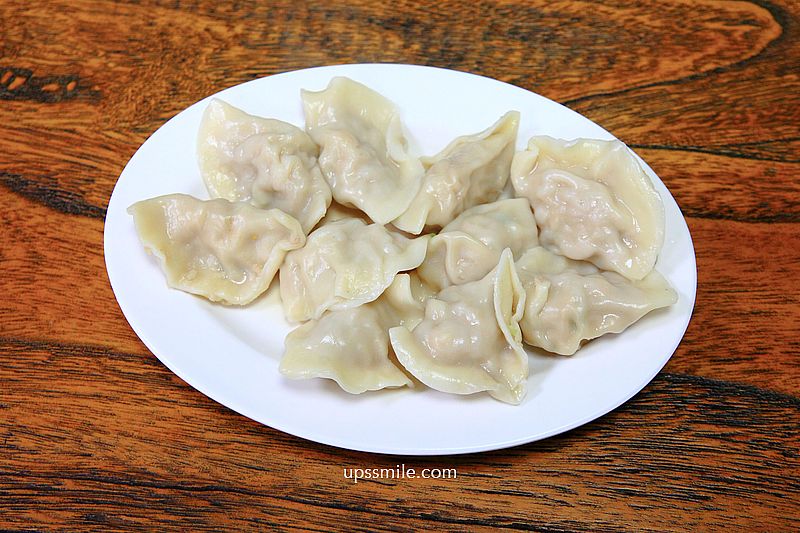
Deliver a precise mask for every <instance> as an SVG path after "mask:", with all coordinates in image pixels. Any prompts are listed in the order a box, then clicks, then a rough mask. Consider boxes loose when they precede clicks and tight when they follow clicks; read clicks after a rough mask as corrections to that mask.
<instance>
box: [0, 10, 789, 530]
mask: <svg viewBox="0 0 800 533" xmlns="http://www.w3.org/2000/svg"><path fill="white" fill-rule="evenodd" d="M0 27H2V33H0V213H2V214H3V219H4V220H3V222H2V224H0V273H1V275H0V295H1V296H0V529H4V530H5V529H7V530H16V531H29V530H64V531H75V530H82V529H97V530H104V531H107V530H125V529H144V530H164V529H178V530H205V529H237V530H238V529H255V530H259V529H276V530H291V529H298V530H309V531H329V530H334V529H348V530H364V531H372V530H387V531H401V530H402V531H405V530H409V529H411V530H433V529H437V530H438V529H442V530H460V531H464V530H469V531H472V530H484V529H485V530H490V529H497V528H506V529H519V530H527V529H531V530H537V531H568V530H591V531H604V530H641V531H665V530H673V531H687V530H688V531H692V530H701V531H704V530H722V529H725V530H735V531H797V530H798V529H800V460H798V454H799V453H800V327H799V325H800V283H799V282H798V279H800V155H799V154H800V4H798V2H797V1H796V0H775V1H771V2H766V1H717V0H699V1H688V0H687V1H660V2H645V1H635V0H632V1H621V2H602V3H597V2H592V1H583V2H581V1H569V0H567V1H556V2H542V1H530V2H528V1H522V0H510V1H508V0H498V1H483V0H482V1H478V2H463V3H462V2H454V1H451V0H444V1H440V2H432V1H424V2H409V1H400V2H368V1H366V0H355V1H351V2H340V1H337V2H316V3H310V2H302V1H296V0H291V1H288V0H281V1H277V2H214V1H210V0H193V1H177V0H170V1H166V0H165V1H148V0H141V1H138V0H137V1H134V0H131V1H129V2H100V1H87V0H76V1H63V2H49V1H47V2H28V1H23V0H4V1H3V2H0ZM351 62H402V63H417V64H425V65H435V66H440V67H446V68H453V69H458V70H465V71H470V72H474V73H477V74H482V75H485V76H490V77H493V78H497V79H500V80H503V81H506V82H510V83H513V84H516V85H519V86H521V87H524V88H526V89H530V90H533V91H535V92H538V93H540V94H542V95H544V96H547V97H549V98H552V99H554V100H557V101H559V102H562V103H564V104H565V105H567V106H569V107H571V108H572V109H574V110H576V111H578V112H580V113H582V114H584V115H586V116H587V117H589V118H591V119H592V120H594V121H596V122H598V123H599V124H601V125H602V126H604V127H606V128H607V129H609V130H610V131H611V132H612V133H613V134H615V135H617V136H618V137H619V138H621V139H622V140H624V141H625V142H627V143H629V145H631V146H632V147H634V148H635V149H636V150H637V152H638V153H639V154H640V155H641V156H642V157H643V158H644V159H645V160H646V161H648V163H650V165H651V166H652V167H653V168H654V170H655V171H656V172H657V173H658V174H659V175H660V176H661V178H662V179H663V180H664V182H665V183H666V185H667V186H668V187H669V188H670V190H671V191H672V193H673V195H674V196H675V198H676V200H677V202H678V204H679V205H680V206H681V208H682V210H683V212H684V214H685V215H686V217H687V220H688V223H689V227H690V230H691V232H692V237H693V239H694V244H695V249H696V253H697V263H698V275H699V285H698V294H697V305H696V308H695V313H694V316H693V319H692V322H691V324H690V326H689V329H688V331H687V333H686V337H685V339H684V341H683V342H682V344H681V345H680V346H679V348H678V350H677V352H676V353H675V355H674V356H673V357H672V359H671V360H670V362H669V363H668V365H667V366H666V368H665V369H664V371H663V372H662V373H661V374H659V375H658V376H657V377H656V379H655V380H654V381H653V382H652V383H651V384H650V385H648V386H647V387H646V388H645V389H644V391H642V392H641V393H640V394H639V395H637V396H636V397H635V398H634V399H633V400H631V401H630V402H628V403H626V404H625V405H624V406H622V407H620V408H619V409H617V410H615V411H613V412H612V413H610V414H608V415H606V416H604V417H602V418H600V419H599V420H596V421H594V422H592V423H590V424H587V425H585V426H583V427H581V428H578V429H575V430H573V431H570V432H568V433H566V434H563V435H560V436H557V437H553V438H550V439H547V440H545V441H543V442H538V443H533V444H529V445H525V446H519V447H516V448H512V449H509V450H502V451H497V452H491V453H483V454H474V455H466V456H453V457H433V458H414V457H392V456H380V455H373V454H366V453H358V452H350V451H344V450H340V449H335V448H331V447H328V446H324V445H319V444H315V443H312V442H308V441H305V440H301V439H298V438H295V437H292V436H289V435H286V434H283V433H280V432H278V431H275V430H272V429H270V428H267V427H264V426H261V425H259V424H257V423H255V422H252V421H250V420H248V419H246V418H244V417H242V416H240V415H238V414H236V413H234V412H232V411H230V410H228V409H226V408H225V407H223V406H221V405H219V404H216V403H215V402H213V401H212V400H210V399H208V398H207V397H205V396H203V395H202V394H201V393H199V392H197V391H195V390H194V389H192V388H191V387H189V386H188V385H186V384H185V383H184V382H182V381H181V380H180V379H179V378H177V377H175V376H174V375H173V374H172V373H171V372H170V371H169V370H167V369H166V368H165V367H164V366H163V365H162V364H161V363H160V362H159V361H158V360H157V359H155V357H153V355H152V354H150V353H149V352H148V350H147V349H146V348H145V347H144V345H143V344H142V343H141V342H140V341H139V340H138V338H137V337H136V335H135V334H134V333H133V332H132V330H131V329H130V327H129V326H128V324H127V322H126V321H125V319H124V317H123V316H122V314H121V312H120V310H119V307H118V306H117V304H116V301H115V300H114V296H113V294H112V292H111V289H110V286H109V283H108V279H107V276H106V273H105V267H104V260H103V248H102V240H103V219H104V216H105V208H106V205H107V203H108V199H109V196H110V194H111V191H112V189H113V187H114V183H115V182H116V179H117V177H118V176H119V174H120V172H121V170H122V168H123V166H124V165H125V163H126V162H127V161H128V159H129V158H130V156H131V155H132V154H133V153H134V152H135V151H136V149H137V148H138V147H139V145H140V144H141V143H142V142H143V141H144V140H145V139H146V138H147V137H148V136H149V135H150V134H151V133H152V132H153V131H155V130H156V129H157V128H158V127H159V126H160V125H162V124H163V123H164V122H165V121H166V120H167V119H168V118H170V117H172V116H173V115H175V114H176V113H177V112H179V111H180V110H182V109H184V108H185V107H187V106H188V105H190V104H191V103H193V102H195V101H197V100H199V99H201V98H203V97H205V96H207V95H209V94H211V93H214V92H216V91H218V90H221V89H223V88H225V87H229V86H231V85H234V84H237V83H241V82H244V81H247V80H251V79H254V78H258V77H262V76H267V75H270V74H275V73H278V72H284V71H288V70H293V69H298V68H304V67H310V66H316V65H326V64H338V63H351ZM397 464H405V465H406V466H407V467H414V468H419V469H421V468H426V467H428V468H457V470H458V477H457V479H445V480H434V479H405V480H391V479H381V480H363V481H361V482H359V483H358V484H355V483H353V482H352V480H350V479H345V478H344V476H343V470H344V469H345V468H351V467H358V468H393V467H394V466H395V465H397Z"/></svg>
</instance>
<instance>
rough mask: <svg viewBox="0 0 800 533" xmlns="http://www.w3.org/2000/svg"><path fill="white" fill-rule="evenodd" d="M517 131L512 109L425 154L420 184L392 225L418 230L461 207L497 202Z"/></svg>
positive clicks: (516, 115)
mask: <svg viewBox="0 0 800 533" xmlns="http://www.w3.org/2000/svg"><path fill="white" fill-rule="evenodd" d="M518 129H519V113H518V112H516V111H510V112H508V113H506V114H505V115H504V116H503V117H501V118H500V119H499V120H498V121H497V122H496V123H495V124H494V125H492V126H491V127H489V128H488V129H486V130H485V131H482V132H481V133H477V134H475V135H468V136H464V137H459V138H457V139H455V140H454V141H453V142H451V143H450V144H449V145H448V146H447V147H446V148H445V149H444V150H442V151H441V152H440V153H439V154H437V155H435V156H433V157H430V158H423V159H422V161H423V163H424V164H425V166H426V167H427V169H426V171H425V176H424V177H423V178H422V186H421V187H420V190H419V192H418V193H417V196H416V197H415V198H414V201H413V202H411V205H410V206H409V208H408V210H406V212H405V213H403V214H402V215H400V217H399V218H397V219H396V220H395V221H394V222H392V224H394V225H395V226H397V227H398V228H400V229H402V230H403V231H407V232H409V233H413V234H419V233H420V232H421V231H422V229H423V228H424V227H425V226H435V227H439V228H441V227H443V226H445V225H447V224H448V223H449V222H451V221H452V220H453V219H454V218H455V217H456V216H458V215H459V214H461V212H462V211H464V210H465V209H468V208H470V207H472V206H474V205H478V204H484V203H487V202H493V201H494V200H496V199H497V198H498V196H500V193H501V192H502V191H503V188H504V187H505V185H506V183H507V182H508V176H509V172H510V168H511V159H512V158H513V157H514V150H515V144H516V141H517V130H518Z"/></svg>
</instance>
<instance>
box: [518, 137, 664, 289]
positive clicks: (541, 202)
mask: <svg viewBox="0 0 800 533" xmlns="http://www.w3.org/2000/svg"><path fill="white" fill-rule="evenodd" d="M511 181H512V183H513V185H514V190H515V191H516V194H517V196H521V197H524V198H527V199H528V200H529V201H530V203H531V206H533V212H534V214H535V215H536V222H537V223H538V224H539V239H540V240H541V242H542V244H543V245H544V246H545V247H547V248H548V249H550V250H551V251H553V252H556V253H558V254H561V255H564V256H566V257H569V258H571V259H580V260H585V261H589V262H591V263H593V264H595V265H597V266H598V267H600V268H602V269H604V270H613V271H614V272H617V273H619V274H622V275H623V276H625V277H626V278H629V279H642V278H644V277H645V276H646V275H647V274H648V273H649V272H650V271H651V270H653V266H654V265H655V263H656V259H657V257H658V254H659V252H660V251H661V245H662V244H663V241H664V206H663V204H662V203H661V197H660V196H659V195H658V192H656V190H655V188H653V184H652V182H651V181H650V178H649V177H648V176H647V174H646V173H645V171H644V169H643V168H642V167H641V165H640V164H639V162H638V161H637V160H636V157H635V156H634V155H633V153H632V152H631V151H630V150H629V149H628V148H627V147H626V146H625V145H624V144H623V143H621V142H620V141H600V140H591V139H577V140H575V141H564V140H559V139H553V138H552V137H533V138H531V140H530V142H529V144H528V150H525V151H522V152H519V153H517V155H516V156H515V157H514V162H513V163H512V166H511Z"/></svg>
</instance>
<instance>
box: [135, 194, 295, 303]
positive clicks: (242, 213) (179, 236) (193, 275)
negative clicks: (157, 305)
mask: <svg viewBox="0 0 800 533" xmlns="http://www.w3.org/2000/svg"><path fill="white" fill-rule="evenodd" d="M128 212H129V213H130V214H131V215H133V221H134V223H135V225H136V231H137V232H138V234H139V239H140V240H141V241H142V244H143V245H144V247H145V249H147V250H148V251H149V252H151V253H152V254H153V255H155V256H156V257H157V258H158V259H159V262H160V264H161V268H162V269H163V270H164V273H165V274H166V277H167V283H168V284H169V286H170V287H174V288H176V289H180V290H183V291H186V292H190V293H193V294H198V295H200V296H205V297H206V298H208V299H209V300H211V301H214V302H222V303H226V304H237V305H244V304H247V303H249V302H251V301H252V300H254V299H255V298H256V297H257V296H258V295H260V294H261V293H262V292H264V291H265V290H266V289H267V287H268V286H269V284H270V282H271V281H272V278H273V277H274V276H275V273H276V272H277V271H278V268H279V267H280V265H281V262H282V261H283V258H284V257H285V256H286V252H287V251H289V250H295V249H297V248H300V247H301V246H303V244H304V243H305V240H306V239H305V235H304V234H303V230H302V228H301V227H300V224H299V223H298V222H297V220H295V219H294V218H292V217H290V216H289V215H287V214H286V213H284V212H283V211H280V210H278V209H270V210H263V209H258V208H256V207H253V206H252V205H250V204H248V203H246V202H229V201H227V200H223V199H221V198H220V199H216V200H207V201H204V200H198V199H197V198H193V197H191V196H188V195H185V194H170V195H167V196H159V197H157V198H151V199H149V200H143V201H141V202H137V203H135V204H133V205H132V206H130V207H129V208H128Z"/></svg>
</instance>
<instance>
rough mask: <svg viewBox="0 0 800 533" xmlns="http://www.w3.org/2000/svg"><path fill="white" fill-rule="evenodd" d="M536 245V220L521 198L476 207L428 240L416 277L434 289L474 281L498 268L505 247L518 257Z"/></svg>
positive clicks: (528, 205)
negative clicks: (423, 259)
mask: <svg viewBox="0 0 800 533" xmlns="http://www.w3.org/2000/svg"><path fill="white" fill-rule="evenodd" d="M538 244H539V240H538V238H537V229H536V220H535V218H534V215H533V212H532V211H531V207H530V204H529V203H528V201H527V200H525V199H524V198H513V199H509V200H500V201H498V202H493V203H490V204H485V205H479V206H475V207H472V208H470V209H467V210H466V211H464V212H463V213H461V214H460V215H459V216H458V217H457V218H456V219H455V220H454V221H452V222H451V223H450V224H448V225H447V226H445V227H444V229H443V230H442V231H441V233H439V234H438V235H435V236H434V237H433V238H432V239H431V242H430V244H429V245H428V254H427V256H426V258H425V261H423V263H422V265H420V267H419V269H418V272H419V276H420V278H422V280H423V281H425V282H426V283H428V284H429V285H430V286H431V287H433V288H435V289H436V290H441V289H443V288H445V287H449V286H450V285H461V284H463V283H467V282H469V281H476V280H479V279H481V278H483V277H484V276H485V275H486V274H488V273H489V271H491V270H492V269H493V268H494V267H495V266H496V265H497V261H498V260H499V259H500V254H501V253H502V251H503V250H504V249H505V248H510V249H511V252H512V253H513V255H514V257H519V256H520V255H521V254H522V253H523V252H525V251H526V250H528V249H529V248H532V247H534V246H537V245H538Z"/></svg>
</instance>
